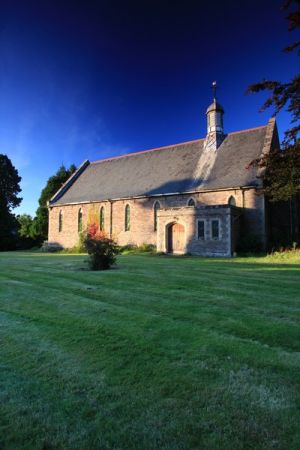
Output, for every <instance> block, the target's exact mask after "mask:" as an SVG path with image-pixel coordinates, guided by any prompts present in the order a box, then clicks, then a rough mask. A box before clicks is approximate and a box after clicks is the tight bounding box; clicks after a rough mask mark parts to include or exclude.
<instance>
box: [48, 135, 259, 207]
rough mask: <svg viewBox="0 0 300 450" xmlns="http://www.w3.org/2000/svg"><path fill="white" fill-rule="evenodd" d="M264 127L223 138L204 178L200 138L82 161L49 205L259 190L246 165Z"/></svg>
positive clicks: (255, 153) (256, 150) (254, 175)
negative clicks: (76, 171)
mask: <svg viewBox="0 0 300 450" xmlns="http://www.w3.org/2000/svg"><path fill="white" fill-rule="evenodd" d="M267 128H268V126H262V127H258V128H253V129H249V130H245V131H241V132H235V133H229V134H228V135H226V137H225V139H224V141H223V142H222V144H221V146H220V147H219V148H218V149H217V150H216V154H215V156H214V159H213V161H212V163H211V167H209V171H208V173H207V174H206V176H205V177H201V170H202V168H201V167H199V165H201V164H202V163H203V161H205V152H204V142H205V139H198V140H194V141H190V142H185V143H181V144H176V145H171V146H168V147H162V148H158V149H153V150H146V151H143V152H138V153H132V154H127V155H123V156H120V157H116V158H110V159H105V160H100V161H95V162H92V163H89V162H88V161H87V162H86V163H85V164H84V165H83V166H82V167H81V168H80V169H79V172H78V173H77V174H75V176H74V177H73V179H70V180H69V181H68V182H67V183H66V184H65V185H64V186H63V188H62V189H61V190H60V191H58V192H57V193H56V194H55V196H54V197H53V198H52V199H51V201H50V204H51V205H52V204H54V205H61V204H68V203H80V202H90V201H101V200H107V199H118V198H128V197H139V196H151V195H159V194H172V193H184V192H191V191H195V190H215V189H220V188H230V187H239V186H258V185H259V184H260V183H261V181H260V180H259V179H258V178H257V172H256V170H255V169H246V166H247V165H248V164H249V163H250V162H251V161H252V160H253V159H255V158H257V157H259V156H260V155H261V153H262V151H263V147H264V141H265V136H266V131H267ZM203 158H204V159H203ZM201 161H202V162H201Z"/></svg>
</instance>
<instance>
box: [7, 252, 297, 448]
mask: <svg viewBox="0 0 300 450" xmlns="http://www.w3.org/2000/svg"><path fill="white" fill-rule="evenodd" d="M85 259H86V256H84V255H55V254H52V255H48V254H47V255H46V254H39V253H35V254H33V253H29V252H28V253H26V252H24V253H6V254H5V253H2V254H0V307H1V308H0V309H1V322H0V325H1V326H0V344H1V347H0V348H1V350H0V351H1V354H0V358H1V359H0V365H1V368H0V436H1V437H0V448H1V450H3V449H4V450H8V449H13V450H15V449H24V450H36V449H40V450H53V449H72V450H73V449H89V450H91V449H149V450H150V449H170V450H171V449H172V450H173V449H174V450H176V449H230V450H232V449H234V450H236V449H289V450H290V449H299V448H300V435H299V418H300V409H299V366H300V358H299V346H300V345H299V344H300V327H299V321H298V319H299V299H300V289H299V288H300V277H299V275H300V260H297V258H296V260H293V264H291V263H290V262H289V261H288V260H284V262H283V263H278V262H277V261H276V258H275V260H274V258H273V259H272V258H271V259H270V258H269V259H268V257H267V258H248V259H246V258H244V259H243V258H240V259H233V260H225V259H224V260H221V259H201V258H195V257H194V258H192V257H184V258H180V257H178V258H176V257H174V258H171V257H162V256H161V257H159V256H133V255H130V256H120V257H119V258H118V265H117V267H116V268H115V269H113V270H110V271H106V272H89V271H87V270H86V263H85Z"/></svg>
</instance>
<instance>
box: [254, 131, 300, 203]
mask: <svg viewBox="0 0 300 450" xmlns="http://www.w3.org/2000/svg"><path fill="white" fill-rule="evenodd" d="M251 164H252V165H256V166H257V167H259V168H262V169H266V170H264V189H263V191H264V193H265V194H266V195H267V196H268V198H269V200H271V201H272V202H276V201H287V200H289V199H290V198H293V197H294V196H295V195H296V194H297V192H299V189H300V140H298V141H297V142H296V143H295V144H294V145H286V146H285V148H284V151H281V150H279V149H275V150H274V151H272V152H271V153H270V154H267V155H265V156H263V157H262V158H259V159H257V160H255V161H253V162H252V163H251Z"/></svg>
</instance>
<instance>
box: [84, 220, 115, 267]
mask: <svg viewBox="0 0 300 450" xmlns="http://www.w3.org/2000/svg"><path fill="white" fill-rule="evenodd" d="M84 245H85V248H86V250H87V252H88V254H89V260H88V263H89V267H90V269H91V270H107V269H109V268H110V267H111V266H112V265H113V264H115V262H116V255H117V254H118V253H119V247H118V246H117V244H116V242H115V241H114V240H113V239H110V238H109V237H107V235H106V234H105V233H103V232H100V231H99V230H98V229H95V227H94V226H90V227H89V229H88V231H87V233H86V237H85V239H84Z"/></svg>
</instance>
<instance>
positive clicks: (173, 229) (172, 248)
mask: <svg viewBox="0 0 300 450" xmlns="http://www.w3.org/2000/svg"><path fill="white" fill-rule="evenodd" d="M167 238H168V253H183V252H184V250H185V238H184V226H183V225H181V224H180V223H172V224H171V225H170V226H169V227H168V230H167Z"/></svg>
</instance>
